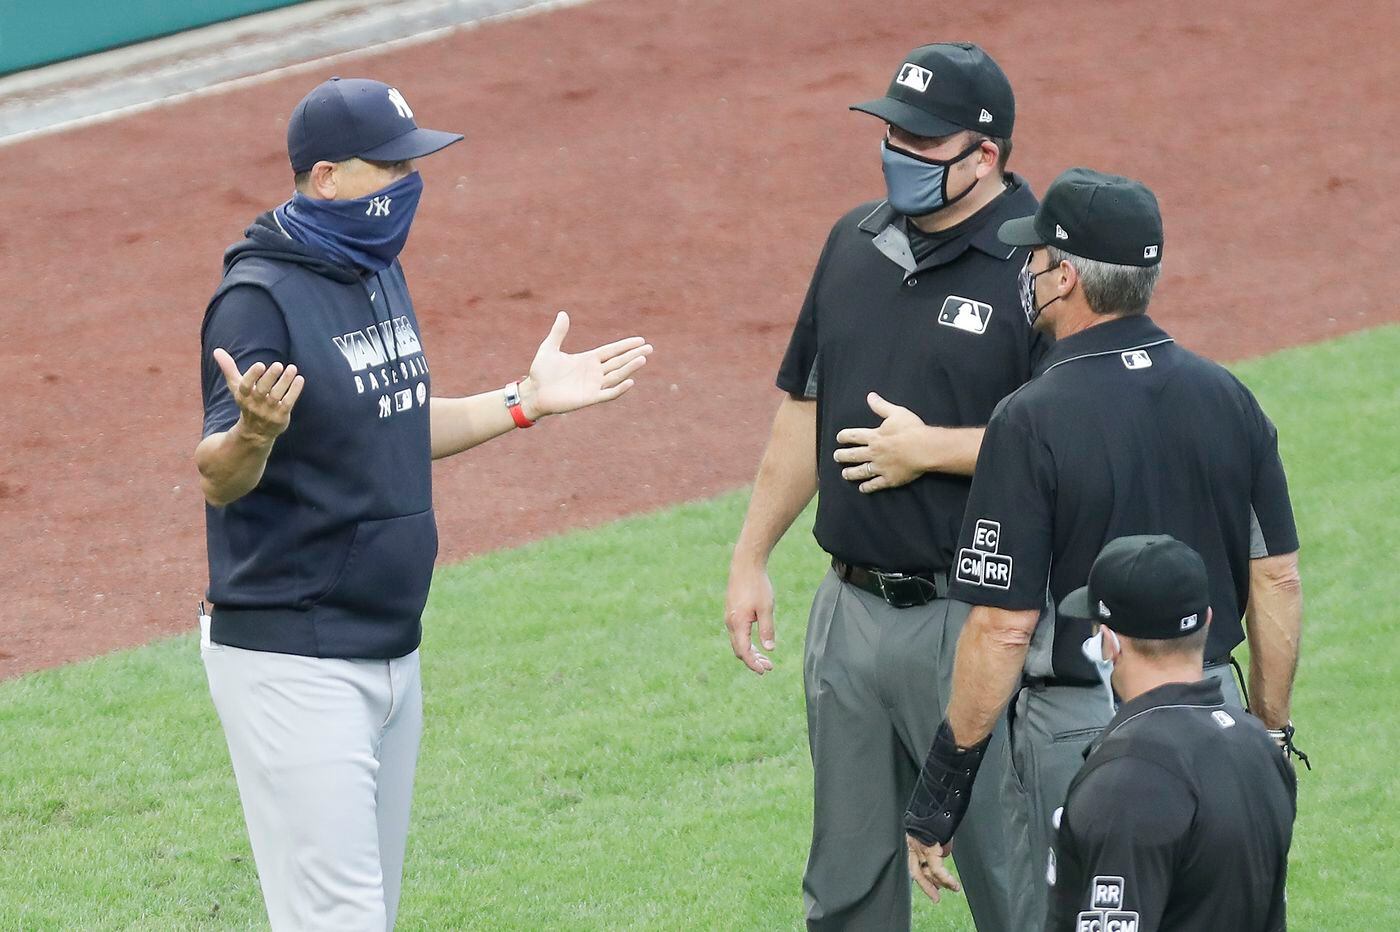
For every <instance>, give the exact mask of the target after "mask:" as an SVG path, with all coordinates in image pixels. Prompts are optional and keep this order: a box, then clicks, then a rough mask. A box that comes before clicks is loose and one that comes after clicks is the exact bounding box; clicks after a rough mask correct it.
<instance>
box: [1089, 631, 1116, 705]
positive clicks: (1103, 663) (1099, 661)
mask: <svg viewBox="0 0 1400 932" xmlns="http://www.w3.org/2000/svg"><path fill="white" fill-rule="evenodd" d="M1104 634H1108V635H1109V636H1110V637H1112V638H1113V646H1114V647H1117V648H1118V649H1119V650H1122V649H1123V648H1122V645H1120V644H1119V642H1118V635H1116V634H1114V633H1113V632H1112V631H1109V630H1108V629H1107V628H1104V627H1100V628H1099V630H1098V633H1097V634H1093V635H1091V636H1089V637H1088V638H1086V639H1085V641H1084V643H1083V644H1082V645H1080V648H1079V649H1080V650H1081V651H1083V653H1084V656H1085V658H1087V659H1088V661H1089V662H1090V663H1092V664H1093V665H1094V668H1095V669H1097V670H1098V671H1099V679H1100V680H1102V681H1103V688H1104V692H1106V693H1108V707H1109V708H1110V709H1112V710H1113V711H1114V712H1117V711H1118V703H1117V701H1115V700H1114V698H1113V661H1112V660H1109V659H1107V658H1105V657H1104V655H1103V636H1104Z"/></svg>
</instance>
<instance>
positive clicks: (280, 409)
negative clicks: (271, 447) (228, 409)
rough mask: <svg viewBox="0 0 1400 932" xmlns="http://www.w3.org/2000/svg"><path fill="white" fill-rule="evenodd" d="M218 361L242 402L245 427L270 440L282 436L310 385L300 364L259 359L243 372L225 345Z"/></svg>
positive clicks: (216, 355)
mask: <svg viewBox="0 0 1400 932" xmlns="http://www.w3.org/2000/svg"><path fill="white" fill-rule="evenodd" d="M214 362H216V363H218V365H219V370H220V371H221V372H223V374H224V381H225V382H227V383H228V390H229V392H230V393H231V394H232V395H233V400H234V401H235V402H237V403H238V414H239V418H240V420H242V422H243V425H242V429H243V430H244V431H245V432H246V433H248V434H250V435H252V436H253V437H256V438H258V439H260V440H263V441H266V442H268V443H270V442H272V441H273V440H275V439H277V438H278V437H280V436H281V435H282V434H283V432H284V431H286V429H287V425H288V424H290V423H291V421H292V407H293V406H294V405H295V404H296V403H297V399H298V398H300V397H301V390H302V387H303V386H305V385H306V379H304V378H303V377H302V376H300V375H297V367H296V366H291V365H289V366H283V365H282V364H281V363H280V362H274V363H273V364H272V365H271V366H267V365H264V364H263V363H260V362H255V363H253V364H252V365H251V366H249V367H248V371H247V372H239V371H238V363H236V362H234V360H233V357H232V356H231V355H229V353H228V351H227V350H225V349H216V350H214Z"/></svg>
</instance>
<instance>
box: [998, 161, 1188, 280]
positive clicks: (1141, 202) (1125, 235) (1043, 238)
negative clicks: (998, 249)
mask: <svg viewBox="0 0 1400 932" xmlns="http://www.w3.org/2000/svg"><path fill="white" fill-rule="evenodd" d="M997 238H998V239H1000V240H1001V241H1002V242H1003V243H1005V244H1007V245H1008V246H1054V247H1055V248H1056V249H1061V250H1064V251H1065V252H1067V253H1070V254H1071V255H1075V256H1080V257H1081V258H1084V259H1094V260H1097V261H1099V262H1109V263H1112V264H1113V265H1137V266H1149V265H1156V264H1157V263H1159V262H1161V261H1162V212H1161V210H1160V209H1159V208H1158V207H1157V198H1156V196H1155V195H1154V194H1153V193H1152V192H1151V191H1150V190H1148V188H1147V185H1145V184H1143V183H1142V182H1141V181H1134V180H1133V179H1131V178H1124V177H1123V176H1122V175H1106V174H1104V173H1103V172H1097V171H1094V170H1093V169H1092V168H1071V169H1068V170H1067V171H1065V172H1063V173H1062V174H1061V175H1060V177H1058V178H1056V179H1055V180H1054V181H1052V182H1050V188H1049V189H1048V190H1047V191H1046V192H1045V197H1044V199H1043V200H1041V202H1040V207H1039V208H1037V209H1036V212H1035V215H1034V216H1032V217H1018V218H1016V219H1015V220H1008V221H1006V222H1005V223H1003V224H1002V225H1001V227H1000V228H999V229H998V230H997Z"/></svg>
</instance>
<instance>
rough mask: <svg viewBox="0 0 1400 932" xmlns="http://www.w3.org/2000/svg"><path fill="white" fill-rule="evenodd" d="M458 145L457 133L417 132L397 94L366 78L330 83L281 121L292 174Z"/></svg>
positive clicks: (406, 156) (395, 159)
mask: <svg viewBox="0 0 1400 932" xmlns="http://www.w3.org/2000/svg"><path fill="white" fill-rule="evenodd" d="M461 139H462V134H461V133H444V132H442V131H441V130H436V129H421V128H420V127H419V126H418V124H417V123H416V122H414V119H413V110H412V109H411V108H410V107H409V106H408V101H406V100H404V97H403V95H402V94H400V93H399V92H398V89H397V88H393V87H390V86H389V85H387V84H385V83H383V82H382V81H371V80H369V79H368V78H331V79H330V80H329V81H326V82H324V83H322V84H321V85H319V86H318V87H317V88H316V89H315V90H313V91H312V92H311V93H310V94H307V95H306V96H305V97H303V98H302V99H301V103H299V104H297V105H296V109H294V110H293V111H292V116H291V118H290V119H289V120H287V156H288V158H290V159H291V162H292V171H294V172H304V171H310V170H311V167H312V166H313V165H315V164H316V163H317V162H343V161H345V160H346V159H349V158H364V159H373V160H374V161H376V162H398V161H402V160H403V159H416V158H421V157H422V156H425V155H431V154H432V153H434V152H436V151H438V150H439V149H444V148H446V147H447V146H450V145H452V144H453V143H454V142H460V141H461Z"/></svg>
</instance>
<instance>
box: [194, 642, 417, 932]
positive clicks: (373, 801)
mask: <svg viewBox="0 0 1400 932" xmlns="http://www.w3.org/2000/svg"><path fill="white" fill-rule="evenodd" d="M201 654H202V655H203V658H204V669H205V672H206V674H207V675H208V677H209V692H210V694H211V695H212V696H213V698H214V707H215V709H217V710H218V713H219V720H220V721H221V722H222V723H223V726H224V735H225V736H226V737H227V739H228V750H229V757H231V758H232V759H233V773H234V777H235V778H236V779H237V781H238V795H239V797H240V798H241V799H242V802H243V815H244V818H245V820H246V821H247V824H248V838H249V840H250V841H251V842H252V846H253V859H254V860H255V861H256V863H257V867H258V880H259V882H260V883H261V885H262V892H263V899H264V901H265V902H266V904H267V915H268V919H269V920H270V921H271V923H272V928H273V930H274V932H283V930H322V929H324V930H328V932H329V930H336V932H371V930H372V932H385V930H389V929H392V928H393V927H394V917H395V915H396V913H397V912H398V905H399V889H400V883H401V879H402V876H403V861H404V848H405V845H406V844H407V841H408V816H409V808H410V804H411V801H412V798H413V772H414V769H415V767H416V766H417V762H418V742H419V738H420V737H421V735H422V731H423V689H422V683H421V680H420V679H419V671H418V652H417V651H414V652H413V653H411V654H408V655H407V656H405V657H399V658H397V659H394V660H333V659H318V658H315V657H299V656H295V655H292V654H276V653H268V652H264V651H252V650H242V649H240V648H237V647H229V646H227V645H220V644H210V645H209V646H207V647H203V648H202V649H201Z"/></svg>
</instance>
